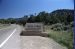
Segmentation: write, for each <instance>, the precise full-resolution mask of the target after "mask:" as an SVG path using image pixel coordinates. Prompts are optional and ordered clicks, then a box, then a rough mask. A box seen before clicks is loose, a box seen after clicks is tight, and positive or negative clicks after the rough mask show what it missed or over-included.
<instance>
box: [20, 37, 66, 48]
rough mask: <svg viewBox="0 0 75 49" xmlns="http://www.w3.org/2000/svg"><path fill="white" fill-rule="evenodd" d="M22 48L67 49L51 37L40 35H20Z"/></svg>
mask: <svg viewBox="0 0 75 49" xmlns="http://www.w3.org/2000/svg"><path fill="white" fill-rule="evenodd" d="M21 43H22V45H21V47H22V49H67V48H66V47H63V46H61V45H59V44H58V43H57V42H55V41H54V40H53V39H50V38H47V37H41V36H21Z"/></svg>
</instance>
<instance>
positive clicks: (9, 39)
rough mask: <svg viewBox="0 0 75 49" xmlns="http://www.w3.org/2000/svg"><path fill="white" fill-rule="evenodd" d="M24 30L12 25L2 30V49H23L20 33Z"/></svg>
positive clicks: (0, 32)
mask: <svg viewBox="0 0 75 49" xmlns="http://www.w3.org/2000/svg"><path fill="white" fill-rule="evenodd" d="M21 31H22V28H21V27H20V26H19V25H14V24H13V25H11V26H9V27H8V28H5V29H1V30H0V49H21V48H20V32H21Z"/></svg>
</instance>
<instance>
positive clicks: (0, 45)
mask: <svg viewBox="0 0 75 49" xmlns="http://www.w3.org/2000/svg"><path fill="white" fill-rule="evenodd" d="M15 31H16V29H14V31H13V32H12V33H11V34H10V36H8V37H7V38H6V39H5V40H4V41H3V42H2V43H1V44H0V48H1V47H2V46H3V45H4V44H5V43H6V42H7V41H8V40H9V38H10V37H11V36H12V35H13V34H14V33H15Z"/></svg>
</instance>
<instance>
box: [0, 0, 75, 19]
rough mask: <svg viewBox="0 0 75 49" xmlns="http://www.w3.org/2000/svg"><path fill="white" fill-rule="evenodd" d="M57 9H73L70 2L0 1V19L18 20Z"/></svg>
mask: <svg viewBox="0 0 75 49" xmlns="http://www.w3.org/2000/svg"><path fill="white" fill-rule="evenodd" d="M57 9H74V4H73V2H72V0H0V18H20V17H23V16H24V15H30V14H35V13H39V12H41V11H46V12H49V13H50V12H52V11H54V10H57Z"/></svg>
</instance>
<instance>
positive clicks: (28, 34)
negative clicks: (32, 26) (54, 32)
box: [20, 31, 49, 37]
mask: <svg viewBox="0 0 75 49" xmlns="http://www.w3.org/2000/svg"><path fill="white" fill-rule="evenodd" d="M20 36H41V37H49V35H48V34H46V33H42V32H41V31H22V32H21V34H20Z"/></svg>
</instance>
